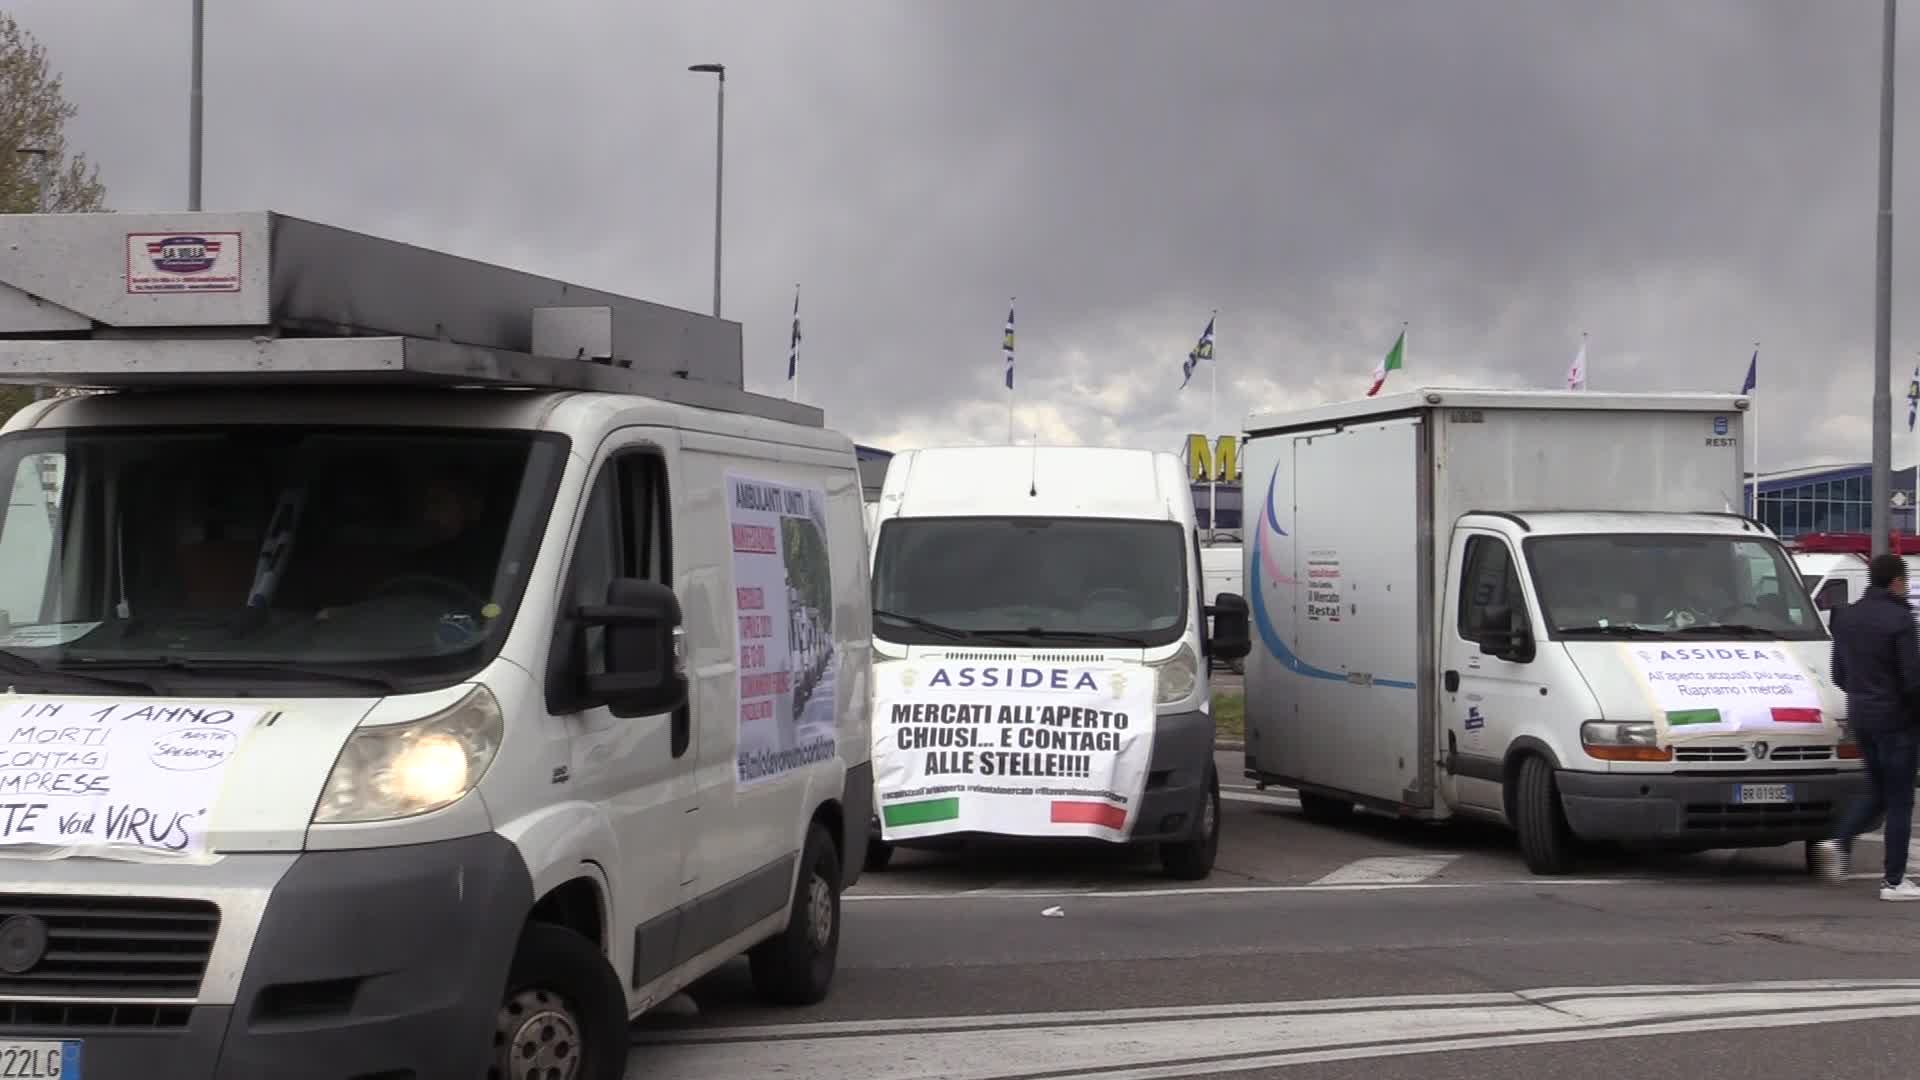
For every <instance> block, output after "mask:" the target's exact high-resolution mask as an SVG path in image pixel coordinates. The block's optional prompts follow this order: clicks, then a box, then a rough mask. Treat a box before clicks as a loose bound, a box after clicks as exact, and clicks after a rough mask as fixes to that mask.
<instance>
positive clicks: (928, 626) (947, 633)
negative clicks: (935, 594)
mask: <svg viewBox="0 0 1920 1080" xmlns="http://www.w3.org/2000/svg"><path fill="white" fill-rule="evenodd" d="M873 617H874V618H876V619H891V620H893V621H894V622H897V623H905V624H906V625H908V626H911V627H913V628H914V629H915V630H925V631H926V632H927V633H929V634H935V635H938V636H939V637H943V638H947V639H949V640H953V641H959V640H961V639H964V638H970V637H974V636H975V634H974V632H973V631H971V630H962V629H960V628H959V627H957V626H948V625H946V624H945V623H937V622H934V621H933V620H932V619H922V618H920V617H918V616H916V615H902V614H900V613H899V612H897V611H883V610H881V609H880V608H874V609H873Z"/></svg>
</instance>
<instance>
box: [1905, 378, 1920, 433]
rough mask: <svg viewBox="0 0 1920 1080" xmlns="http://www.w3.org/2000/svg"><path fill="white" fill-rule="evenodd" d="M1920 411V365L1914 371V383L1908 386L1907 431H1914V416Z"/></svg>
mask: <svg viewBox="0 0 1920 1080" xmlns="http://www.w3.org/2000/svg"><path fill="white" fill-rule="evenodd" d="M1915 411H1920V365H1916V366H1915V367H1914V369H1913V381H1912V382H1910V383H1908V384H1907V430H1908V431H1912V430H1913V414H1914V413H1915Z"/></svg>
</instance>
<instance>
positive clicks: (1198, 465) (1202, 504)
mask: <svg viewBox="0 0 1920 1080" xmlns="http://www.w3.org/2000/svg"><path fill="white" fill-rule="evenodd" d="M1180 456H1181V457H1182V458H1183V459H1184V460H1185V461H1186V463H1187V481H1188V483H1190V484H1191V485H1192V486H1193V513H1194V524H1196V525H1197V526H1199V528H1200V531H1201V532H1202V533H1203V534H1205V536H1204V537H1203V539H1205V540H1210V541H1211V540H1217V541H1219V542H1221V543H1223V544H1237V543H1239V542H1240V533H1241V526H1240V505H1241V502H1240V498H1241V494H1242V491H1241V482H1240V481H1241V475H1240V437H1239V436H1238V435H1222V436H1220V437H1219V438H1217V439H1214V440H1212V441H1211V442H1209V441H1208V438H1207V436H1205V435H1201V434H1198V433H1195V434H1192V435H1188V436H1187V443H1186V447H1185V448H1184V449H1183V450H1182V451H1181V455H1180ZM1216 513H1217V515H1218V517H1219V519H1220V520H1219V521H1218V522H1216V521H1214V520H1213V518H1214V516H1215V515H1216Z"/></svg>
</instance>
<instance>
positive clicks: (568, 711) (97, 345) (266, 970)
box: [0, 213, 873, 1080]
mask: <svg viewBox="0 0 1920 1080" xmlns="http://www.w3.org/2000/svg"><path fill="white" fill-rule="evenodd" d="M0 251H4V252H6V260H5V261H3V262H0V377H4V378H11V379H13V380H15V381H38V382H44V383H50V384H61V383H65V384H69V385H77V386H96V387H110V388H113V389H112V391H111V392H107V393H101V394H95V395H87V396H80V397H72V398H62V399H54V400H48V401H44V402H39V403H36V404H34V405H32V406H30V407H29V408H27V409H25V410H23V411H21V412H20V413H18V414H17V415H15V416H14V417H13V418H12V419H11V420H10V421H9V422H8V423H7V425H6V427H5V433H4V435H0V476H3V477H5V478H6V480H7V481H8V484H9V487H10V489H11V491H12V493H13V494H12V497H11V500H10V502H9V504H8V507H7V510H6V515H5V517H4V518H3V519H0V550H4V551H5V552H6V554H7V558H6V559H5V561H4V562H0V599H4V603H5V608H4V611H0V675H3V676H4V678H3V679H0V683H3V684H4V685H0V690H3V691H4V692H3V693H0V738H4V739H5V740H6V746H5V748H4V749H0V802H4V804H5V806H4V808H0V1062H5V1063H7V1065H8V1068H10V1069H12V1070H14V1071H13V1072H12V1073H11V1075H15V1076H33V1077H54V1076H59V1077H62V1078H63V1080H81V1078H84V1080H119V1078H126V1080H134V1078H141V1080H144V1078H149V1077H208V1078H212V1077H219V1078H249V1080H251V1078H258V1077H283V1078H304V1077H315V1078H318V1077H327V1078H331V1080H339V1078H347V1077H354V1078H368V1080H370V1078H391V1080H399V1078H403V1077H405V1078H419V1080H427V1078H443V1077H444V1078H454V1077H459V1078H468V1077H482V1076H497V1077H515V1078H519V1077H534V1076H565V1077H574V1078H585V1080H615V1078H617V1077H620V1076H622V1075H624V1073H625V1071H626V1069H627V1065H628V1060H627V1059H628V1055H629V1040H628V1033H627V1029H628V1021H629V1018H630V1017H632V1016H634V1015H637V1014H639V1013H641V1012H642V1011H644V1010H646V1009H647V1008H649V1007H650V1006H651V1005H653V1004H654V1003H656V1002H658V1001H660V1000H662V999H663V998H665V997H666V996H668V995H670V994H672V993H674V992H675V991H677V990H679V989H681V988H683V987H685V986H687V985H689V984H690V983H691V982H692V981H693V980H695V979H697V978H699V977H700V976H701V975H703V974H705V973H706V972H709V971H711V970H713V969H714V968H716V967H718V966H720V965H721V964H724V963H726V962H728V961H729V960H731V959H733V958H735V957H738V956H740V955H742V954H743V953H744V954H746V955H747V956H748V957H749V958H750V960H749V963H750V967H751V971H752V977H753V981H754V983H755V985H756V986H757V987H758V988H759V990H760V992H761V993H762V994H763V995H764V996H765V997H767V998H768V999H770V1000H772V1001H776V1002H790V1003H810V1002H816V1001H819V1000H821V998H822V997H823V996H824V995H825V994H826V993H827V992H828V989H829V987H830V985H831V981H832V978H833V975H834V970H835V963H836V955H837V949H838V944H839V937H840V921H839V912H840V908H839V897H840V893H841V890H842V889H843V888H844V887H845V886H846V885H848V884H849V883H851V882H852V881H853V880H854V879H855V878H856V877H857V876H858V873H859V870H860V868H861V866H862V862H863V855H864V850H865V842H866V837H867V834H868V825H869V821H870V820H871V817H872V808H871V802H870V800H871V798H872V791H873V779H872V774H871V766H870V763H869V760H868V757H867V748H868V745H869V736H868V730H867V723H868V714H869V708H870V706H869V704H868V701H869V694H870V688H869V685H868V679H869V671H870V664H869V649H870V637H871V630H870V626H869V623H868V615H867V578H866V569H865V554H866V552H865V547H864V534H863V528H862V523H861V496H860V479H859V475H858V472H857V469H856V464H855V457H854V451H853V446H852V443H851V442H850V441H849V440H848V439H846V438H844V437H843V436H840V435H838V434H834V433H832V432H829V431H827V430H824V429H823V427H822V426H821V417H820V414H819V412H818V411H817V410H813V409H808V408H805V407H802V406H797V405H793V404H791V403H787V402H781V401H775V400H772V399H768V398H763V397H759V396H756V395H751V394H747V393H745V392H744V391H743V390H742V389H741V383H740V346H739V342H740V328H739V327H738V325H736V324H730V323H723V322H720V321H719V320H716V319H710V318H707V317H704V316H699V315H693V314H689V313H686V312H680V311H676V310H673V309H669V308H664V307H660V306H658V305H654V304H648V303H645V302H643V301H638V300H631V299H628V298H625V297H619V296H613V295H609V294H605V293H598V292H593V291H591V290H586V289H581V288H579V287H577V286H572V285H568V284H566V283H564V282H558V281H551V280H547V279H542V278H535V277H532V276H529V275H524V274H519V273H515V272H513V271H509V270H505V269H502V268H499V267H494V266H488V265H484V264H480V263H474V262H468V261H465V260H460V259H455V258H452V257H450V256H447V255H443V254H439V253H436V252H430V251H424V250H421V249H418V248H412V247H408V246H405V245H401V244H396V243H391V242H387V241H382V240H377V239H374V238H371V237H366V236H361V235H358V234H354V233H348V232H343V231H340V230H336V229H330V228H326V227H324V226H319V225H314V224H311V223H308V222H303V221H298V220H295V219H291V218H286V217H282V216H279V215H270V214H265V213H242V214H233V213H205V214H198V213H188V214H172V213H165V214H98V215H62V216H8V217H0ZM243 251H244V252H245V253H246V254H245V258H244V259H242V252H243Z"/></svg>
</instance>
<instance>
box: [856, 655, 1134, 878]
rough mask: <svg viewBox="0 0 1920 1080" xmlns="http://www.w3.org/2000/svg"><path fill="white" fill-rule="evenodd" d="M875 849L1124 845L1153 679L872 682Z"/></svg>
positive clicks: (1080, 675) (917, 670)
mask: <svg viewBox="0 0 1920 1080" xmlns="http://www.w3.org/2000/svg"><path fill="white" fill-rule="evenodd" d="M877 674H878V682H877V687H876V693H875V701H874V711H873V768H874V789H875V794H876V797H877V799H878V802H879V807H880V836H881V839H883V840H887V841H898V840H911V839H914V838H916V837H926V836H938V835H940V834H942V833H954V832H985V833H1000V834H1004V835H1009V836H1079V837H1095V838H1098V839H1101V840H1114V841H1119V840H1124V839H1125V838H1126V836H1127V834H1128V833H1129V831H1131V829H1132V828H1133V820H1134V816H1135V814H1136V813H1137V812H1138V809H1139V806H1140V797H1141V795H1142V794H1143V793H1144V792H1145V790H1146V784H1147V770H1148V767H1149V765H1150V764H1151V762H1152V758H1153V728H1154V713H1153V699H1154V693H1153V688H1154V673H1153V672H1151V671H1149V670H1146V669H1144V668H1139V667H1120V666H1104V665H1071V664H1041V663H1025V662H1019V661H1005V662H999V663H994V662H964V661H925V662H908V663H902V664H887V665H884V666H882V667H880V668H879V669H877Z"/></svg>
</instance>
